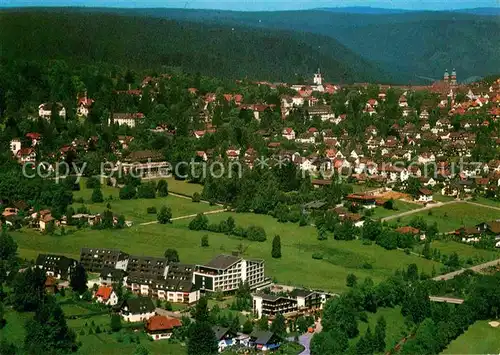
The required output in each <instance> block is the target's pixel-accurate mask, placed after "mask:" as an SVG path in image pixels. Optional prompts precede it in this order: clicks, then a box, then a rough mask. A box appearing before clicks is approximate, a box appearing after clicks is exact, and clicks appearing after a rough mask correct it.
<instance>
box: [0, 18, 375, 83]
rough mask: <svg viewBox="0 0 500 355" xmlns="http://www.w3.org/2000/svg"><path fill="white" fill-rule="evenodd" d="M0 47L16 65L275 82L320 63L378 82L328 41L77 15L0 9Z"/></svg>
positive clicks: (342, 76)
mask: <svg viewBox="0 0 500 355" xmlns="http://www.w3.org/2000/svg"><path fill="white" fill-rule="evenodd" d="M110 29H112V30H110ZM20 33H31V34H32V35H31V36H19V34H20ZM0 42H1V43H2V47H3V50H2V53H1V55H2V57H3V58H4V59H14V60H23V61H24V60H28V61H29V60H37V61H40V60H51V59H64V60H67V61H68V62H69V63H75V64H81V63H100V62H104V63H113V64H117V65H122V66H127V67H130V68H136V69H146V68H147V69H151V68H161V67H162V66H171V67H182V68H183V69H184V70H186V71H190V72H200V73H202V74H207V75H212V76H217V77H225V78H240V79H241V78H245V77H251V78H255V79H259V78H260V79H266V80H269V79H271V80H281V81H282V80H285V79H294V78H295V76H296V74H297V73H299V74H301V75H306V76H309V75H311V73H313V72H314V71H315V70H316V69H317V67H318V65H319V64H321V67H322V69H323V71H324V72H327V73H328V76H329V78H330V79H331V80H336V81H344V82H345V81H351V82H352V81H355V80H356V81H363V80H370V79H375V78H381V76H382V74H381V73H380V71H378V69H376V67H375V66H374V65H371V64H369V63H368V62H367V61H366V60H364V59H362V58H361V57H359V56H357V55H356V54H354V53H352V52H351V51H350V50H349V49H347V48H346V47H344V46H343V45H341V44H340V43H339V42H337V41H336V40H334V39H332V38H328V37H322V36H318V35H313V34H299V33H293V32H284V31H277V30H260V29H251V28H246V27H242V26H236V25H235V26H224V25H207V24H197V23H193V22H187V21H178V22H176V21H171V20H166V19H158V18H148V17H137V16H136V17H131V16H120V15H117V14H103V13H90V12H84V11H80V12H79V13H74V12H72V11H70V10H62V11H57V12H52V11H43V10H39V11H34V10H26V11H3V12H1V13H0ZM318 44H320V46H318ZM353 62H356V64H357V65H356V66H354V65H353V64H352V63H353ZM358 70H363V72H360V73H358V72H357V71H358Z"/></svg>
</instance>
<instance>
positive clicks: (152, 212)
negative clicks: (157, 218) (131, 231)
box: [147, 206, 156, 214]
mask: <svg viewBox="0 0 500 355" xmlns="http://www.w3.org/2000/svg"><path fill="white" fill-rule="evenodd" d="M147 212H148V214H156V207H155V206H151V207H148V208H147Z"/></svg>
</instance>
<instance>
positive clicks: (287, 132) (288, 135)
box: [281, 127, 295, 140]
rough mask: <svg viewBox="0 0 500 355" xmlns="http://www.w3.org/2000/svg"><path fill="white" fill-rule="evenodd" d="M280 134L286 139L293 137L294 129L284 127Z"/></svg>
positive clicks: (292, 138)
mask: <svg viewBox="0 0 500 355" xmlns="http://www.w3.org/2000/svg"><path fill="white" fill-rule="evenodd" d="M281 135H282V137H283V138H285V139H288V140H294V139H295V131H294V130H293V128H290V127H286V128H284V129H283V132H282V134H281Z"/></svg>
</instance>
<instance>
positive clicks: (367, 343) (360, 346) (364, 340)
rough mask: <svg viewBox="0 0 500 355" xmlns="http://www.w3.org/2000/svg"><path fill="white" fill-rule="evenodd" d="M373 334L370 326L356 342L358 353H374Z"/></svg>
mask: <svg viewBox="0 0 500 355" xmlns="http://www.w3.org/2000/svg"><path fill="white" fill-rule="evenodd" d="M373 351H374V347H373V336H372V331H371V328H370V326H368V329H367V330H366V333H365V335H364V336H362V337H361V338H360V339H359V340H358V342H357V343H356V353H357V354H373Z"/></svg>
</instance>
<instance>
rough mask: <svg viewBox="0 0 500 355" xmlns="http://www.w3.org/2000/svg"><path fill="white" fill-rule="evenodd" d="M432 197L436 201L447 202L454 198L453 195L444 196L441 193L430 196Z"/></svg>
mask: <svg viewBox="0 0 500 355" xmlns="http://www.w3.org/2000/svg"><path fill="white" fill-rule="evenodd" d="M432 199H433V200H434V201H437V202H449V201H453V200H454V199H455V197H452V196H444V195H441V194H440V193H436V194H434V195H433V196H432Z"/></svg>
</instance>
